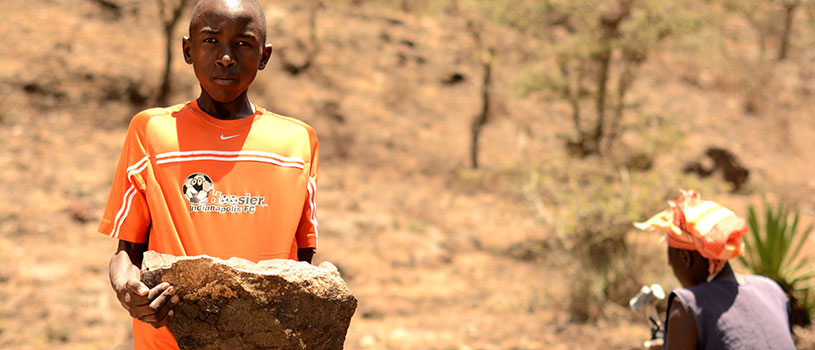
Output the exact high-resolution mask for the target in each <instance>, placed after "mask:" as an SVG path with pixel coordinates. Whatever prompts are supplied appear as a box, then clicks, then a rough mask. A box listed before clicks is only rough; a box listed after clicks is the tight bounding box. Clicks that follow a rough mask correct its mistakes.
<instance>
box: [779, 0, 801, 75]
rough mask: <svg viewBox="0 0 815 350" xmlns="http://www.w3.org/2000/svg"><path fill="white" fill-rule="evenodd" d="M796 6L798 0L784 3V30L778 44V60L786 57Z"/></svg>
mask: <svg viewBox="0 0 815 350" xmlns="http://www.w3.org/2000/svg"><path fill="white" fill-rule="evenodd" d="M796 8H798V1H793V2H790V3H787V4H786V5H784V32H783V33H782V34H781V43H780V45H779V46H778V60H779V61H783V60H785V59H787V51H788V49H789V45H790V35H792V20H793V19H794V18H795V9H796Z"/></svg>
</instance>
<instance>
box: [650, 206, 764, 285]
mask: <svg viewBox="0 0 815 350" xmlns="http://www.w3.org/2000/svg"><path fill="white" fill-rule="evenodd" d="M668 204H669V205H670V208H668V209H666V210H663V211H662V212H660V213H658V214H657V215H654V216H653V217H652V218H650V219H648V221H646V222H637V223H634V226H635V227H637V228H638V229H640V230H646V231H653V230H664V231H666V232H667V240H668V246H670V247H674V248H679V249H687V250H696V251H698V252H699V254H701V255H702V256H703V257H705V258H707V259H708V260H709V261H710V264H709V265H708V273H709V274H710V276H715V275H716V274H718V273H719V271H721V270H722V268H723V267H724V265H725V263H727V260H730V259H732V258H735V257H738V256H740V255H742V251H743V250H744V242H743V240H742V237H743V236H744V234H745V233H747V230H748V228H747V222H746V221H745V220H744V219H743V218H742V217H740V216H738V215H736V214H734V213H733V212H732V211H730V209H727V208H725V207H723V206H721V205H719V204H718V203H716V202H714V201H707V200H703V199H702V198H701V197H700V196H699V192H697V191H696V190H689V191H684V190H680V191H679V199H678V200H674V201H669V202H668Z"/></svg>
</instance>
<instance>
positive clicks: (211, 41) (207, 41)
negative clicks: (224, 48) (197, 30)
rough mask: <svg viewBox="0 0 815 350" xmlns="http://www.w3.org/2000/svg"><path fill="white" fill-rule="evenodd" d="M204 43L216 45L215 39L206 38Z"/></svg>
mask: <svg viewBox="0 0 815 350" xmlns="http://www.w3.org/2000/svg"><path fill="white" fill-rule="evenodd" d="M204 42H205V43H213V44H214V43H215V38H206V39H204Z"/></svg>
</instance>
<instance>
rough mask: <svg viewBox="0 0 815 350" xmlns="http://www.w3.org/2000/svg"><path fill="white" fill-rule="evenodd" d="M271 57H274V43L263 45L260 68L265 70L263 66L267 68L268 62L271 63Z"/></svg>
mask: <svg viewBox="0 0 815 350" xmlns="http://www.w3.org/2000/svg"><path fill="white" fill-rule="evenodd" d="M271 57H272V44H266V45H263V52H262V53H261V57H260V64H259V65H258V70H263V68H266V64H267V63H269V58H271Z"/></svg>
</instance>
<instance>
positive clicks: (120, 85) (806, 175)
mask: <svg viewBox="0 0 815 350" xmlns="http://www.w3.org/2000/svg"><path fill="white" fill-rule="evenodd" d="M261 3H263V4H264V7H265V9H266V13H267V19H268V21H269V30H270V42H271V43H273V44H274V45H275V48H276V52H277V53H278V54H276V55H275V58H274V59H273V61H272V64H270V67H269V68H268V69H267V70H266V71H264V72H262V73H261V74H260V75H259V78H258V80H257V81H256V82H255V84H254V85H253V87H252V90H251V93H250V95H251V96H253V99H254V101H255V102H257V103H259V104H261V105H263V106H265V107H267V108H268V109H270V110H272V111H276V112H278V113H281V114H285V115H292V116H295V117H298V118H300V119H302V120H304V121H306V122H308V123H310V124H311V125H312V126H314V128H315V129H316V130H317V132H318V134H319V136H320V140H321V148H322V154H323V157H322V161H321V164H320V165H321V169H320V171H321V173H320V191H319V195H318V205H319V208H320V209H319V210H320V211H319V218H320V223H321V225H320V226H321V250H320V252H319V253H318V255H317V257H316V260H317V262H319V261H321V260H329V261H331V262H333V263H334V264H336V265H337V266H339V268H340V269H341V271H342V272H343V274H344V277H345V279H346V280H347V282H348V284H349V286H350V288H351V290H352V291H353V292H354V293H355V295H356V296H357V297H358V299H359V300H360V303H359V308H358V310H357V313H356V315H355V317H354V319H353V320H352V323H351V326H350V329H349V333H348V337H347V341H346V348H347V349H599V348H604V349H634V348H637V346H638V344H641V343H642V340H644V339H645V338H646V337H647V336H648V329H647V327H646V326H645V323H644V322H643V321H642V320H640V319H637V318H635V317H634V316H633V315H630V314H629V313H628V311H627V310H626V309H625V308H623V307H611V308H610V310H611V311H610V312H608V314H607V316H606V317H605V318H603V319H601V320H600V321H597V322H596V323H590V324H579V323H572V322H569V320H570V316H569V313H568V310H567V308H566V306H565V305H566V300H568V293H569V292H570V288H569V286H570V283H571V281H570V280H569V275H568V274H567V273H566V272H565V271H567V270H568V267H569V264H570V263H569V262H568V260H564V259H563V258H562V256H563V255H564V254H565V253H564V252H562V251H558V250H548V251H545V252H544V254H542V255H541V256H539V257H537V258H536V259H531V260H521V259H516V258H513V257H512V254H511V252H512V251H513V250H514V249H515V250H517V247H523V245H524V244H526V243H528V242H538V241H541V240H544V238H546V237H548V236H549V235H551V234H553V233H552V232H551V229H550V227H551V226H550V225H544V222H545V221H546V222H548V221H549V220H555V221H556V220H557V217H554V218H553V217H552V215H555V214H554V213H555V212H556V211H555V209H556V208H552V207H549V206H545V205H542V203H540V202H536V201H530V200H529V198H528V197H525V196H523V195H522V194H523V193H524V192H523V191H522V190H521V189H522V188H523V187H524V184H525V183H526V182H525V181H526V180H525V176H524V174H525V171H527V170H528V169H529V167H530V164H541V163H546V162H568V161H569V158H568V157H566V156H564V155H563V147H562V142H561V140H560V139H559V138H558V135H560V134H562V133H563V132H566V131H567V129H568V119H567V115H568V114H567V113H566V109H565V106H564V105H563V104H562V103H559V102H557V101H550V100H545V99H541V98H538V97H536V96H528V97H519V96H517V95H516V94H514V93H513V92H512V91H513V84H514V81H515V80H517V76H518V75H519V72H521V71H522V66H523V61H524V60H525V59H528V57H531V55H532V53H534V49H535V47H534V43H532V42H531V41H530V40H529V39H525V38H524V37H523V36H521V35H519V34H517V33H513V32H511V31H509V30H506V29H501V28H495V29H494V30H495V31H496V32H495V34H494V35H496V36H497V37H500V38H501V43H502V44H501V56H500V58H499V61H498V62H499V64H498V65H497V67H498V68H496V86H495V89H494V92H495V96H496V98H497V101H498V105H499V106H498V108H497V111H498V113H497V117H496V119H495V120H494V121H492V122H491V123H490V124H489V125H488V126H487V128H486V129H485V132H484V135H483V137H482V140H481V142H482V149H483V153H482V155H481V163H482V165H483V166H482V169H481V170H479V171H470V170H468V153H467V152H468V142H469V129H468V128H469V119H470V118H471V117H472V116H473V115H475V114H476V113H477V112H478V108H479V101H478V96H479V95H478V93H479V76H480V66H479V65H478V64H477V63H476V61H475V59H474V55H473V50H474V44H473V42H472V40H471V38H470V37H469V36H468V35H467V34H466V29H465V28H466V25H465V21H464V20H462V19H461V18H458V17H456V16H452V15H448V14H443V13H436V14H405V13H402V12H397V11H394V10H392V9H388V8H386V7H379V6H363V7H354V6H352V5H350V4H346V3H345V2H337V3H330V5H329V6H328V7H327V8H326V9H323V10H321V12H320V14H319V17H318V37H319V38H320V42H321V48H322V51H321V52H320V53H319V55H318V56H317V59H316V61H315V62H314V67H313V68H312V69H310V70H308V71H306V72H304V73H301V74H299V75H296V76H293V75H291V74H289V73H288V72H286V71H285V70H284V69H282V66H283V64H282V62H281V60H280V57H281V56H280V55H279V53H280V52H284V54H285V57H286V58H287V59H288V60H291V61H293V62H295V63H296V62H299V61H300V60H302V59H303V57H304V55H303V52H304V50H303V49H302V48H301V47H300V46H298V44H297V42H298V40H299V41H301V42H304V43H306V44H308V30H307V25H306V24H307V17H306V13H307V11H306V8H305V7H304V6H303V5H297V2H293V1H292V2H284V1H261ZM111 4H113V6H112V5H111ZM1 7H2V8H3V10H2V11H0V36H1V37H2V38H3V48H4V49H3V53H4V57H3V59H2V64H0V179H1V181H0V198H1V199H2V200H0V348H3V349H129V348H130V341H131V340H130V333H129V324H130V320H129V318H128V317H127V315H126V313H125V312H124V311H123V310H122V309H121V307H120V306H119V305H118V303H117V301H116V300H115V297H114V296H113V293H112V291H111V289H110V287H109V284H108V282H107V262H108V259H109V257H110V255H111V254H112V252H113V250H114V247H115V245H116V242H115V241H113V240H111V239H110V238H108V237H105V236H103V235H101V234H98V233H96V226H97V223H98V219H99V215H100V214H101V210H102V208H103V206H104V203H105V200H106V198H107V194H108V190H109V186H110V181H111V178H112V173H113V170H114V166H115V163H116V159H117V157H118V152H119V150H120V147H121V144H122V142H123V137H124V134H125V130H126V127H127V121H128V120H129V118H130V116H132V115H133V114H134V113H135V112H137V111H138V110H139V109H141V108H145V107H147V106H149V105H150V103H152V102H151V97H150V96H152V94H153V93H154V92H155V90H156V89H157V87H158V85H159V75H160V71H161V68H162V62H163V38H162V34H161V31H160V30H159V26H158V25H159V24H158V21H157V15H158V11H157V10H156V7H155V5H154V4H153V2H144V4H141V2H140V1H135V0H134V1H127V0H71V1H68V0H62V1H59V0H57V1H44V0H4V1H3V4H2V6H1ZM185 22H186V18H183V19H182V20H181V23H182V25H180V26H179V29H178V33H177V34H178V35H176V38H175V39H174V40H176V41H177V44H178V45H176V46H177V47H178V48H180V39H179V38H180V36H181V35H182V33H183V31H184V30H183V28H184V27H185ZM800 22H801V23H809V24H808V25H810V27H807V26H806V25H804V24H802V25H801V26H799V27H798V29H797V31H796V33H795V34H796V35H795V40H794V42H793V48H794V49H793V51H792V55H791V59H790V60H788V61H786V62H782V63H772V64H767V63H756V62H757V60H756V59H754V56H755V53H754V52H755V48H754V47H753V46H751V44H749V43H751V42H753V38H751V37H750V36H749V35H748V34H740V35H736V34H734V35H733V36H732V38H731V39H732V41H733V42H735V44H733V45H736V46H737V47H738V49H737V50H736V51H734V52H735V53H734V54H733V55H732V56H731V57H730V58H729V60H724V61H718V62H717V61H715V60H710V61H705V60H704V57H700V55H697V56H682V55H671V54H668V53H666V54H657V55H654V56H653V57H652V58H650V59H649V61H648V63H647V64H646V65H645V66H644V67H643V73H642V78H641V79H640V80H639V81H638V83H637V85H636V88H635V89H634V91H633V92H632V94H633V96H634V97H635V98H641V99H644V101H645V103H644V105H645V106H644V107H643V109H644V111H643V113H648V112H659V113H662V114H663V115H666V116H669V117H670V118H673V119H678V120H679V123H678V124H679V125H680V128H679V130H680V132H681V134H680V135H681V138H682V140H683V141H682V144H683V145H684V146H683V147H681V148H678V149H677V150H675V151H673V152H672V153H670V154H665V155H663V156H661V157H659V158H658V159H657V160H656V165H655V170H653V171H655V172H659V171H665V172H677V171H678V169H679V168H680V167H681V164H682V162H684V161H686V160H690V159H694V158H696V157H698V156H699V155H700V154H701V153H702V152H703V150H704V149H705V147H707V146H710V145H718V146H723V147H726V148H728V149H730V150H732V151H733V152H734V153H736V154H737V155H738V156H739V158H740V160H741V161H742V162H743V163H744V164H745V166H746V167H747V168H749V169H751V171H752V174H751V179H750V183H749V186H748V187H749V189H748V191H746V192H745V193H740V194H729V193H727V192H726V191H723V192H721V193H711V194H709V195H712V196H714V197H716V198H717V199H718V200H720V201H722V202H724V203H725V204H726V205H728V206H731V207H733V208H734V209H737V210H738V211H740V212H743V209H744V208H745V207H746V205H747V204H748V203H758V202H759V201H760V199H761V198H762V195H764V196H767V197H769V198H771V199H779V198H780V199H782V200H784V201H785V202H786V203H790V204H795V205H798V206H799V207H800V208H802V210H803V212H804V215H805V220H807V221H809V222H811V221H812V215H813V213H815V177H813V176H812V173H813V170H815V166H813V164H815V143H813V140H815V49H813V48H814V47H815V38H813V35H812V33H813V32H814V31H815V29H813V28H815V27H812V26H811V25H812V24H811V22H807V18H806V17H805V16H804V15H802V16H801V18H800ZM739 25H741V26H744V23H741V24H739V23H736V24H735V26H736V27H734V28H735V29H733V30H732V32H734V33H747V32H749V31H747V30H741V29H743V27H738V26H739ZM740 28H741V29H740ZM699 40H704V38H702V39H699ZM728 44H732V43H730V42H728ZM179 51H180V50H179ZM173 62H174V63H173V64H174V66H173V74H174V75H173V76H174V83H175V89H174V92H173V94H172V96H171V101H172V102H181V101H185V100H188V99H191V98H194V97H195V96H197V93H198V87H197V85H196V84H195V81H194V78H193V76H192V73H191V69H190V67H189V66H186V65H185V64H184V63H183V61H182V60H181V59H180V58H179V55H178V53H176V55H175V59H174V61H173ZM455 73H459V74H461V75H462V76H463V77H464V78H465V79H464V81H463V82H461V83H459V84H455V85H449V84H445V83H443V82H442V80H444V79H445V77H449V76H450V75H452V74H455ZM656 92H659V93H658V94H657V93H656ZM748 102H749V103H750V104H751V106H753V107H754V109H753V110H755V111H756V112H754V113H753V114H749V115H748V114H747V113H745V107H744V106H745V104H747V103H748ZM519 174H520V175H519ZM632 234H635V233H632ZM639 241H642V242H645V243H644V245H645V246H646V247H645V248H643V249H642V250H641V253H642V254H645V255H646V256H649V257H653V266H657V267H656V269H657V271H660V272H661V274H660V275H661V276H663V277H660V278H658V281H660V282H662V283H664V284H665V285H666V286H667V287H674V286H676V282H675V281H674V280H673V279H672V277H671V276H670V271H669V269H668V268H667V267H666V265H665V264H664V263H665V262H664V254H662V249H663V248H662V247H661V246H660V245H659V244H658V243H657V239H656V238H655V237H652V236H644V237H640V239H639ZM807 244H808V247H807V248H806V254H808V255H809V256H815V248H813V247H815V242H813V239H810V241H809V242H808V243H807ZM564 261H565V262H564ZM663 267H664V268H663ZM799 332H800V333H801V334H802V341H801V343H800V345H801V346H802V348H810V349H812V348H815V337H813V330H812V329H802V330H799ZM810 346H812V347H810Z"/></svg>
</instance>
